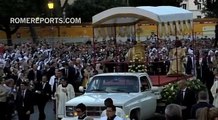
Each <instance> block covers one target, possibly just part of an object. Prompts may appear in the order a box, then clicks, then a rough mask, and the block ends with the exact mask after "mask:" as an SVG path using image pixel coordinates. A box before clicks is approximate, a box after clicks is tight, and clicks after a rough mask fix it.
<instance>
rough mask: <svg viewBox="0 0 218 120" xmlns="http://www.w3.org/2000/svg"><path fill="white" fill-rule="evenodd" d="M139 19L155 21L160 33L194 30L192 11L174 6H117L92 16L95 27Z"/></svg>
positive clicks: (131, 23)
mask: <svg viewBox="0 0 218 120" xmlns="http://www.w3.org/2000/svg"><path fill="white" fill-rule="evenodd" d="M139 21H146V22H148V23H155V24H157V25H158V31H159V34H163V35H167V34H175V30H176V32H177V34H184V32H185V31H186V32H187V31H188V32H191V31H192V24H193V23H192V21H193V14H192V12H190V11H188V10H185V9H182V8H179V7H173V6H157V7H151V6H140V7H115V8H111V9H108V10H105V11H103V12H101V13H99V14H96V15H95V16H93V17H92V24H93V27H107V26H114V25H116V26H122V25H135V24H136V23H137V22H139Z"/></svg>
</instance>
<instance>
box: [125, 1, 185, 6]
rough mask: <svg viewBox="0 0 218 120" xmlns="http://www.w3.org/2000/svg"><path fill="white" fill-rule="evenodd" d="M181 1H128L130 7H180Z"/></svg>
mask: <svg viewBox="0 0 218 120" xmlns="http://www.w3.org/2000/svg"><path fill="white" fill-rule="evenodd" d="M181 1H182V0H129V3H130V6H164V5H170V6H180V3H181Z"/></svg>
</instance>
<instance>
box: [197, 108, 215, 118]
mask: <svg viewBox="0 0 218 120" xmlns="http://www.w3.org/2000/svg"><path fill="white" fill-rule="evenodd" d="M196 117H197V120H218V108H215V107H213V108H208V107H205V108H201V109H199V110H197V113H196Z"/></svg>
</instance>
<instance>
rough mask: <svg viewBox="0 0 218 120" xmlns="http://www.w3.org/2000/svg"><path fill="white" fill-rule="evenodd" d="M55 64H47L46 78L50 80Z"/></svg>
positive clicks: (53, 73)
mask: <svg viewBox="0 0 218 120" xmlns="http://www.w3.org/2000/svg"><path fill="white" fill-rule="evenodd" d="M55 69H56V63H55V62H51V63H50V64H49V69H48V70H47V78H48V79H50V78H51V76H53V75H55Z"/></svg>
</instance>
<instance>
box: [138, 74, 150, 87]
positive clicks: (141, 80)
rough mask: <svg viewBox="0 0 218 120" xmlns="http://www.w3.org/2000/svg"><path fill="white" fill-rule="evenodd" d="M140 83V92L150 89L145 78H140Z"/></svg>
mask: <svg viewBox="0 0 218 120" xmlns="http://www.w3.org/2000/svg"><path fill="white" fill-rule="evenodd" d="M140 82H141V91H146V90H149V89H150V88H151V87H150V84H149V81H148V78H147V76H142V77H140Z"/></svg>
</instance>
